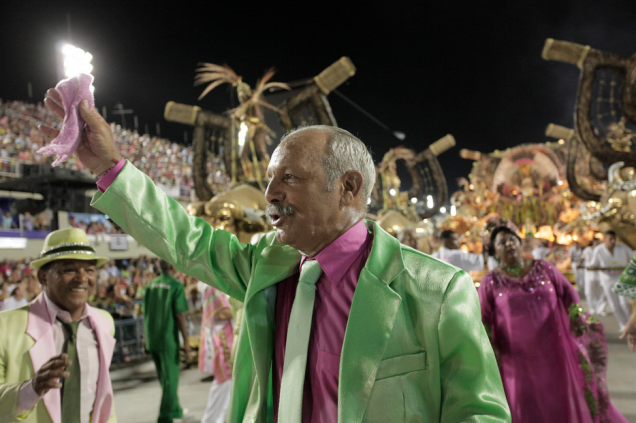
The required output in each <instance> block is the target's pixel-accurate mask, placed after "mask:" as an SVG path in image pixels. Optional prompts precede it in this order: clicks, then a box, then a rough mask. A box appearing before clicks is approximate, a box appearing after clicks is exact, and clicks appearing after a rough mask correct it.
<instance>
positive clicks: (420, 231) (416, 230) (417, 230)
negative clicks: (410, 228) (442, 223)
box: [415, 228, 424, 234]
mask: <svg viewBox="0 0 636 423" xmlns="http://www.w3.org/2000/svg"><path fill="white" fill-rule="evenodd" d="M415 232H417V233H418V234H423V233H424V228H417V229H415Z"/></svg>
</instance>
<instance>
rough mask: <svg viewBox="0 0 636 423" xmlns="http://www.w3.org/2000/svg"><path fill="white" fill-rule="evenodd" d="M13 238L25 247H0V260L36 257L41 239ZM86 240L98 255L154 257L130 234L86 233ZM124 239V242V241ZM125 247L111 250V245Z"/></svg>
mask: <svg viewBox="0 0 636 423" xmlns="http://www.w3.org/2000/svg"><path fill="white" fill-rule="evenodd" d="M15 240H26V248H11V249H0V261H2V260H18V259H20V258H23V257H29V258H36V257H38V256H39V255H40V251H42V245H43V244H44V240H43V239H26V238H15ZM88 240H89V241H90V243H91V245H92V246H93V247H94V248H95V251H96V252H97V254H98V255H100V256H103V257H109V258H112V259H128V258H133V257H139V256H151V257H155V255H154V254H153V253H151V252H150V250H148V249H147V248H146V247H144V246H142V245H140V244H139V243H138V242H137V241H135V239H134V238H133V237H131V236H130V235H113V236H112V237H111V235H100V236H99V240H97V239H95V235H88ZM124 241H125V242H124ZM18 242H19V241H18ZM124 246H125V247H127V248H126V249H117V250H113V249H111V247H116V248H122V247H124Z"/></svg>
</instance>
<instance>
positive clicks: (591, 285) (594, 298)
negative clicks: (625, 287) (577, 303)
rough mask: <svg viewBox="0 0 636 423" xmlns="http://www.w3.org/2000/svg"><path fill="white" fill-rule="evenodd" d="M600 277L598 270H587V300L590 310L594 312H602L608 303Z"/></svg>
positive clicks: (585, 283) (585, 284)
mask: <svg viewBox="0 0 636 423" xmlns="http://www.w3.org/2000/svg"><path fill="white" fill-rule="evenodd" d="M598 278H599V275H598V271H590V270H586V271H585V282H584V286H585V299H586V300H587V305H588V308H589V312H590V313H592V314H601V313H602V312H603V311H604V310H605V305H606V304H607V301H606V299H605V293H604V292H603V287H602V286H601V282H600V281H599V279H598Z"/></svg>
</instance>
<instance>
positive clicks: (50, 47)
mask: <svg viewBox="0 0 636 423" xmlns="http://www.w3.org/2000/svg"><path fill="white" fill-rule="evenodd" d="M0 9H2V13H1V19H0V58H1V59H2V65H1V69H2V70H1V71H0V75H1V76H0V98H2V99H4V100H28V99H29V98H28V94H27V83H28V82H31V83H32V86H33V98H34V101H39V100H41V99H42V98H43V96H44V93H45V91H46V89H47V88H48V87H51V86H54V85H55V83H56V82H57V80H58V75H57V69H56V46H57V45H58V43H60V42H61V41H63V40H68V33H69V27H68V25H67V16H68V14H70V21H71V25H70V34H71V37H70V38H71V39H70V41H71V42H72V43H73V44H75V45H77V46H78V47H80V48H83V49H84V50H87V51H89V52H91V53H92V54H93V56H94V59H93V65H94V71H93V74H94V76H95V86H96V92H95V96H96V103H97V106H98V107H99V108H100V110H101V108H102V107H103V106H106V107H107V109H108V113H109V116H108V118H109V121H112V120H114V119H116V118H115V116H113V115H112V114H111V112H112V108H113V106H114V105H115V104H116V103H117V102H121V103H123V105H124V106H125V107H126V108H129V109H133V110H134V114H135V115H137V116H138V117H139V126H140V129H141V130H143V128H144V127H145V125H148V126H149V128H150V133H151V134H153V135H154V134H155V123H156V122H160V123H161V135H162V136H164V137H168V138H170V139H172V140H175V141H179V142H183V140H184V131H185V130H188V131H189V132H190V133H189V134H188V135H187V136H188V139H191V130H190V128H188V127H186V126H183V125H179V124H174V123H169V122H166V121H165V120H164V119H163V109H164V106H165V103H166V102H167V101H170V100H173V101H177V102H181V103H186V104H197V105H199V106H201V107H203V108H204V109H208V110H212V111H216V112H223V111H224V110H226V109H227V108H228V107H229V106H230V95H229V94H230V92H229V91H230V90H229V88H228V86H221V87H219V88H217V89H215V90H214V91H213V92H212V93H211V94H209V95H208V96H207V97H205V98H204V99H203V100H202V101H200V102H198V101H197V97H198V95H199V94H200V93H201V91H202V90H203V87H193V78H194V69H195V67H196V65H197V63H198V62H211V63H217V64H224V63H227V64H228V65H230V66H231V67H232V68H233V69H234V70H235V71H236V72H237V73H238V74H239V75H242V76H243V79H244V80H245V81H246V82H248V83H249V84H250V85H252V86H254V84H255V83H256V80H257V79H258V78H259V77H260V76H261V75H262V74H263V72H264V71H265V70H266V69H267V68H269V67H271V66H275V67H276V68H277V70H278V72H277V74H276V75H275V77H274V80H275V81H282V82H289V81H296V80H300V79H304V78H307V77H312V76H314V75H316V74H318V73H319V72H320V71H322V70H323V69H324V68H326V67H327V66H329V65H330V64H331V63H333V62H334V61H336V60H337V59H338V58H340V57H341V56H349V57H350V58H351V59H352V61H353V63H354V64H355V65H356V67H357V70H358V72H357V74H356V75H355V76H354V77H353V78H351V79H350V80H349V81H348V82H347V83H346V85H344V86H342V87H341V88H340V91H341V92H342V93H343V94H345V95H346V96H348V97H349V98H351V99H352V100H353V101H355V102H356V103H357V104H359V105H360V106H362V107H363V108H365V109H366V110H367V111H368V112H370V113H371V114H373V115H374V116H376V117H377V118H378V119H379V120H381V121H382V122H384V123H385V124H386V125H387V126H389V127H390V128H392V129H394V130H399V131H402V132H404V133H405V134H406V139H405V140H404V141H399V140H397V139H396V138H394V137H393V136H392V135H391V134H390V133H389V132H387V131H385V130H383V129H382V128H381V127H379V126H378V125H376V124H375V123H374V122H372V121H371V120H369V119H368V118H367V117H365V116H364V115H363V114H361V113H360V112H359V111H357V110H355V109H354V108H352V107H351V106H350V105H349V104H347V103H346V102H344V101H343V100H342V99H341V98H339V97H337V96H335V95H331V96H330V101H331V105H332V107H333V111H334V114H335V116H336V119H337V120H338V124H339V126H341V127H343V128H345V129H348V130H349V131H351V132H353V133H355V134H357V135H359V136H360V137H361V138H362V140H363V141H365V142H366V143H367V144H369V145H370V146H371V148H372V151H373V152H374V158H375V159H376V161H379V160H381V158H382V155H383V154H384V153H385V152H386V151H387V150H388V149H389V148H391V147H396V146H398V145H404V146H407V147H410V148H414V149H416V150H418V151H419V150H422V149H424V148H426V146H428V145H429V144H430V143H432V142H434V141H435V140H437V139H438V138H440V137H442V136H444V135H445V134H447V133H452V134H453V135H454V136H455V138H456V139H457V142H458V146H457V147H455V148H454V149H452V150H450V151H448V152H446V153H444V154H443V155H442V156H441V157H440V161H441V163H442V166H443V168H444V171H445V173H446V176H447V178H448V180H449V185H450V188H451V190H454V189H455V183H454V180H455V178H457V177H460V176H466V175H467V174H468V173H469V171H470V167H471V163H470V162H468V161H466V160H463V159H461V158H459V155H458V152H459V149H460V148H469V149H474V150H481V151H484V152H489V151H493V150H495V149H505V148H507V147H510V146H514V145H517V144H521V143H535V142H545V141H546V138H545V136H544V135H543V134H544V129H545V126H546V125H547V124H548V123H550V122H554V123H558V124H561V125H564V126H569V127H571V126H572V125H573V117H572V116H573V106H574V102H575V98H576V89H577V82H578V68H576V67H575V66H572V65H566V64H561V63H556V62H546V61H544V60H542V59H541V50H542V48H543V44H544V41H545V39H546V38H548V37H551V38H555V39H562V40H568V41H573V42H577V43H580V44H589V45H591V46H592V47H595V48H598V49H601V50H606V51H611V52H615V53H619V54H623V55H631V54H633V53H635V52H636V1H634V0H630V1H600V0H576V1H558V0H555V1H539V0H534V1H528V0H526V1H498V2H494V1H491V2H488V1H443V2H442V1H437V2H414V1H413V2H403V1H375V0H367V1H364V2H334V3H331V2H315V1H313V2H311V1H306V2H300V1H296V2H289V3H285V2H276V3H274V2H271V3H270V4H266V2H253V3H252V2H232V1H225V2H220V1H207V2H205V3H204V2H192V3H190V2H185V1H181V2H169V3H168V2H141V1H139V2H137V1H135V2H132V1H128V2H117V1H109V2H89V1H83V2H70V1H67V2H64V1H47V2H38V1H5V2H3V5H2V6H0ZM132 122H133V119H132V117H131V116H128V117H127V126H129V127H132Z"/></svg>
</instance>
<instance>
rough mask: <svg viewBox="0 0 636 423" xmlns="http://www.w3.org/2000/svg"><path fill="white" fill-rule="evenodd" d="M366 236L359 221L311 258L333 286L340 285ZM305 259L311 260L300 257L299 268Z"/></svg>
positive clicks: (361, 248) (362, 246) (365, 230)
mask: <svg viewBox="0 0 636 423" xmlns="http://www.w3.org/2000/svg"><path fill="white" fill-rule="evenodd" d="M368 236H370V234H369V231H368V230H367V226H366V225H365V224H364V221H363V220H361V221H360V222H358V223H356V224H355V225H353V226H352V227H351V228H349V229H348V230H347V232H345V233H344V234H342V235H340V236H339V237H338V238H336V239H335V240H334V241H333V242H332V243H331V244H329V245H327V246H326V247H325V248H324V249H323V250H322V251H321V252H319V253H318V254H317V255H316V257H313V258H315V259H316V261H318V264H319V265H320V268H321V269H322V271H323V272H324V273H325V275H327V277H328V278H329V280H330V281H331V282H333V284H334V285H335V286H338V285H339V284H340V281H341V280H342V277H343V276H344V274H345V273H346V272H347V270H349V268H350V267H351V264H352V263H353V261H354V260H355V259H356V257H358V256H359V255H360V253H361V252H362V250H363V249H364V247H365V245H366V244H367V237H368ZM307 259H311V258H308V257H305V256H303V257H302V259H301V260H300V266H301V268H302V265H303V263H304V262H305V260H307Z"/></svg>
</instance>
